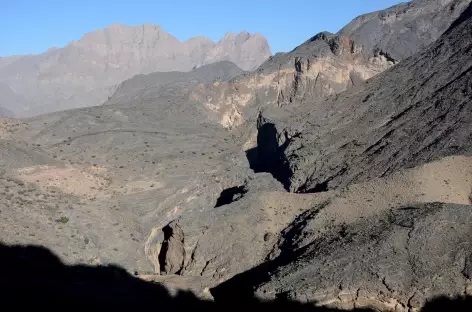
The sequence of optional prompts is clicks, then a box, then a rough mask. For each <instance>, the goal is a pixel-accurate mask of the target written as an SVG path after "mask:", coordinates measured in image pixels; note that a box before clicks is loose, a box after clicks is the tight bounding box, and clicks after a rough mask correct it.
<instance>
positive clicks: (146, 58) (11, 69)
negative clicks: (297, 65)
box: [0, 24, 271, 115]
mask: <svg viewBox="0 0 472 312" xmlns="http://www.w3.org/2000/svg"><path fill="white" fill-rule="evenodd" d="M270 55H271V52H270V48H269V46H268V44H267V41H266V40H265V38H264V37H263V36H261V35H259V34H254V35H250V34H249V33H247V32H242V33H240V34H230V33H228V34H226V36H225V37H224V38H223V39H221V40H220V41H219V42H217V43H214V42H212V41H211V40H209V39H207V38H204V37H196V38H192V39H189V40H187V41H185V42H180V41H178V40H177V39H176V38H175V37H173V36H172V35H170V34H169V33H167V32H165V31H164V30H163V29H162V28H160V27H159V26H156V25H149V24H146V25H142V26H134V27H127V26H124V25H119V24H114V25H111V26H110V27H108V28H105V29H101V30H97V31H94V32H91V33H87V34H85V35H84V36H83V37H82V39H80V40H79V41H73V42H71V43H70V44H68V45H67V46H66V47H64V48H60V49H57V48H52V49H49V50H48V51H47V52H45V53H42V54H39V55H28V56H23V57H8V58H2V59H1V62H0V82H3V83H4V84H6V85H8V86H9V88H11V89H12V91H13V92H14V93H15V94H18V95H19V96H21V97H23V98H25V99H26V100H27V101H29V102H30V103H29V105H27V106H25V107H17V106H15V105H13V104H12V103H9V102H7V103H5V104H4V106H5V107H6V108H8V109H11V110H13V111H15V113H17V114H18V115H35V114H38V113H45V112H50V111H55V110H64V109H69V108H74V107H84V106H91V105H98V104H101V103H102V102H104V101H105V100H106V99H107V97H108V96H110V95H111V94H112V93H113V92H114V90H115V88H116V85H117V84H119V83H121V82H122V81H124V80H126V79H129V78H131V77H132V76H134V75H136V74H147V73H151V72H157V71H161V72H162V71H189V70H191V69H193V68H195V67H200V66H202V65H207V64H211V63H214V62H218V61H225V60H226V61H231V62H233V63H235V64H236V65H237V66H239V67H240V68H242V69H245V70H252V69H254V68H256V67H257V66H259V65H260V64H261V63H262V62H264V61H265V60H266V59H267V58H268V57H269V56H270Z"/></svg>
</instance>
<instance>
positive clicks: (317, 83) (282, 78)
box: [192, 0, 470, 128]
mask: <svg viewBox="0 0 472 312" xmlns="http://www.w3.org/2000/svg"><path fill="white" fill-rule="evenodd" d="M468 3H470V1H462V0H449V1H421V0H420V1H413V2H410V3H403V4H399V5H397V6H395V7H393V8H390V9H387V10H384V11H379V12H374V13H371V14H367V15H363V16H360V17H358V18H356V19H355V20H354V21H352V22H351V23H350V24H348V25H347V26H346V27H344V28H343V29H342V30H341V31H340V32H339V33H338V34H330V33H320V34H318V35H316V36H314V37H313V38H311V39H309V40H308V41H307V42H305V43H303V44H302V45H300V46H299V47H297V48H295V49H294V50H293V51H291V52H289V53H279V54H276V55H274V56H273V57H271V58H270V59H269V60H267V62H265V63H264V64H262V65H261V66H260V68H259V69H258V70H257V71H254V72H252V73H248V74H245V75H243V76H240V77H237V78H235V79H233V80H232V81H229V82H224V83H221V82H216V83H214V84H213V85H201V86H200V88H198V89H196V90H195V92H194V93H193V94H192V98H193V99H194V100H196V101H197V102H199V103H201V104H203V105H205V106H206V107H208V108H209V109H210V110H211V111H212V112H213V114H214V115H215V116H216V117H217V118H219V120H220V123H221V124H222V125H223V126H224V127H226V128H232V127H235V126H238V125H240V124H242V123H243V122H244V121H245V120H247V119H248V118H250V117H255V116H256V114H257V111H259V110H261V109H263V108H264V107H273V106H285V105H290V104H293V103H303V102H308V101H312V100H315V99H317V98H321V97H325V96H328V95H333V94H336V93H340V92H342V91H344V90H346V89H348V88H350V87H352V86H356V85H359V84H360V83H361V82H363V81H365V80H367V79H369V78H371V77H373V76H375V75H377V74H379V73H381V72H383V71H384V70H386V69H388V68H389V67H391V66H393V65H394V64H396V63H398V62H399V61H401V60H402V59H403V58H405V57H407V56H410V55H412V54H413V53H415V52H416V51H418V49H419V48H420V47H422V46H425V45H428V44H430V43H432V42H434V41H435V40H436V39H437V38H438V37H439V36H440V35H441V34H442V33H443V32H444V31H445V30H446V29H447V28H448V27H449V25H450V24H451V23H452V22H453V21H454V20H455V19H456V18H457V17H458V16H459V15H460V14H461V12H462V11H463V10H464V9H465V7H466V6H467V4H468Z"/></svg>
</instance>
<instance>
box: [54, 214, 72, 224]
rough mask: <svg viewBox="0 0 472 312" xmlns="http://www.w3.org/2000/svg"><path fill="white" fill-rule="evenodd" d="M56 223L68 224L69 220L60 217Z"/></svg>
mask: <svg viewBox="0 0 472 312" xmlns="http://www.w3.org/2000/svg"><path fill="white" fill-rule="evenodd" d="M56 222H57V223H62V224H66V223H67V222H69V218H67V217H64V216H62V217H60V218H59V219H57V220H56Z"/></svg>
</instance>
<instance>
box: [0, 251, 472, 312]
mask: <svg viewBox="0 0 472 312" xmlns="http://www.w3.org/2000/svg"><path fill="white" fill-rule="evenodd" d="M221 291H222V290H221ZM225 297H226V298H229V297H230V294H225V295H224V296H223V297H221V298H225ZM0 304H1V309H2V310H3V311H10V310H15V311H23V310H30V311H42V310H43V309H44V310H45V311H56V310H61V311H70V310H74V311H76V310H82V311H96V310H101V309H104V310H106V311H144V310H148V311H189V310H191V311H252V310H257V311H324V312H327V311H336V310H332V309H327V308H315V307H314V306H313V305H312V304H301V303H297V302H289V301H286V300H277V301H274V302H260V301H257V300H242V301H241V302H238V301H237V300H229V301H226V300H224V299H222V300H221V301H220V302H211V301H205V300H201V299H198V298H197V297H195V296H194V295H193V294H192V293H189V292H179V293H178V294H176V295H175V296H172V295H170V294H169V292H168V291H167V290H166V288H165V287H163V286H161V285H159V284H155V283H150V282H146V281H143V280H141V279H139V278H136V277H134V276H132V275H129V274H128V273H127V272H126V271H125V270H123V269H122V268H119V267H116V266H86V265H74V266H67V265H64V264H63V263H61V261H60V260H59V259H58V258H57V257H56V256H55V255H54V254H53V253H52V252H50V251H49V250H48V249H46V248H43V247H38V246H6V245H3V244H0ZM467 307H468V308H469V309H467ZM471 307H472V302H471V300H469V299H464V300H455V301H451V300H447V299H437V300H435V301H434V302H431V303H430V304H429V305H428V306H427V307H425V309H424V311H427V312H430V311H445V310H446V309H447V310H449V311H472V309H470V308H471ZM436 308H440V309H439V310H438V309H436ZM356 311H368V310H356Z"/></svg>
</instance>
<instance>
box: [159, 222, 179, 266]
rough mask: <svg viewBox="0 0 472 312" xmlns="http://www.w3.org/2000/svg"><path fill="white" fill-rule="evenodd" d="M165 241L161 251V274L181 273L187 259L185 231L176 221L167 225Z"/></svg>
mask: <svg viewBox="0 0 472 312" xmlns="http://www.w3.org/2000/svg"><path fill="white" fill-rule="evenodd" d="M162 232H164V241H163V242H162V246H161V250H160V252H159V264H160V272H161V274H179V273H180V272H181V271H182V269H183V266H184V261H185V248H184V245H185V240H184V232H183V231H182V229H181V228H180V226H179V224H178V223H177V222H175V221H173V222H171V223H169V224H168V225H166V226H165V227H164V228H163V229H162Z"/></svg>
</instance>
